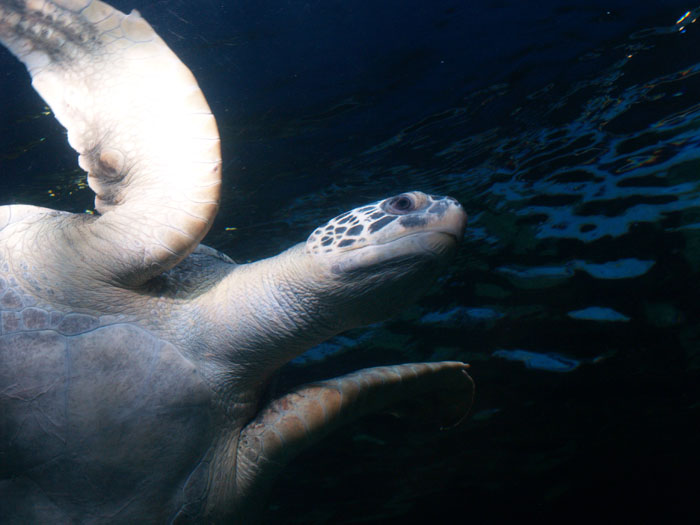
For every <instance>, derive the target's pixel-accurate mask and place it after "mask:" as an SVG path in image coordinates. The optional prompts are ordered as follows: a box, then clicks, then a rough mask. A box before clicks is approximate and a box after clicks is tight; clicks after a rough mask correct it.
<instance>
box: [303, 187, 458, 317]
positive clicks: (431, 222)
mask: <svg viewBox="0 0 700 525" xmlns="http://www.w3.org/2000/svg"><path fill="white" fill-rule="evenodd" d="M466 223H467V214H466V213H465V212H464V210H463V209H462V206H461V205H460V204H459V203H458V202H457V201H456V200H455V199H453V198H451V197H441V196H434V195H427V194H425V193H422V192H419V191H414V192H409V193H402V194H400V195H396V196H394V197H390V198H388V199H384V200H382V201H378V202H375V203H372V204H369V205H366V206H362V207H359V208H355V209H354V210H351V211H348V212H346V213H343V214H342V215H339V216H338V217H335V218H334V219H332V220H330V221H329V222H328V223H326V224H325V225H323V226H321V227H319V228H317V229H316V230H314V232H313V233H312V234H311V235H310V236H309V238H308V240H307V241H306V250H307V252H308V253H309V254H311V255H312V256H313V258H314V259H315V260H316V261H317V263H318V264H320V265H321V266H323V267H324V268H325V269H326V270H327V275H329V276H330V278H331V280H332V281H333V282H334V284H336V285H338V291H339V292H340V290H344V289H347V291H346V293H347V295H355V296H357V297H358V298H360V299H361V300H362V301H364V302H366V303H367V306H368V307H370V310H371V305H372V304H374V303H376V306H377V307H378V309H379V311H378V312H377V313H376V314H374V315H373V314H372V313H369V312H368V313H369V317H370V318H371V317H381V318H383V317H386V316H387V315H388V314H390V313H392V310H393V309H392V308H391V306H392V305H394V304H395V305H396V308H395V309H396V310H398V309H399V308H401V307H403V306H405V304H406V302H407V301H410V300H413V299H416V298H417V297H418V296H420V295H421V294H422V293H423V292H424V291H425V290H426V288H427V287H428V286H429V285H430V284H431V283H432V281H433V278H434V277H436V276H437V275H438V274H439V272H440V271H441V270H442V269H443V268H444V266H445V265H446V263H447V262H448V261H449V260H450V259H451V256H452V255H453V254H454V251H455V248H456V247H457V245H458V243H459V242H460V240H461V239H462V236H463V235H464V229H465V227H466ZM345 285H347V286H345ZM343 295H345V293H343ZM353 302H354V301H353ZM365 311H367V309H365ZM371 320H374V319H371ZM365 322H367V321H365Z"/></svg>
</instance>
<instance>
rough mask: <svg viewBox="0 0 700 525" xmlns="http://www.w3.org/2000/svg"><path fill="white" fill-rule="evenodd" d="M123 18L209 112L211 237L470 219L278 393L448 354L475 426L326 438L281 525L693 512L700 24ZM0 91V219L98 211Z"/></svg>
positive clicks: (651, 5) (9, 83) (349, 13)
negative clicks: (453, 204)
mask: <svg viewBox="0 0 700 525" xmlns="http://www.w3.org/2000/svg"><path fill="white" fill-rule="evenodd" d="M114 4H115V5H116V6H117V7H120V8H122V9H129V8H130V7H136V8H138V9H139V10H141V12H142V13H143V14H144V16H146V17H147V18H148V19H149V20H150V21H151V22H152V23H153V25H154V26H156V28H157V29H158V31H159V33H160V34H161V35H162V36H163V37H164V38H165V39H166V41H168V43H169V44H170V45H171V46H172V47H173V48H174V49H175V50H176V52H177V53H178V54H179V55H180V56H181V57H182V58H183V59H184V60H185V62H186V63H187V64H188V65H189V66H190V67H191V68H192V69H193V71H194V73H195V75H196V76H197V78H198V79H199V80H200V83H201V85H202V86H203V89H204V91H205V94H206V95H207V97H208V99H209V101H210V103H211V105H212V107H213V110H214V112H215V114H216V115H217V117H218V121H219V125H220V128H221V133H222V138H223V139H224V156H225V166H226V169H225V178H226V185H225V187H226V192H227V193H226V195H225V197H224V206H223V212H222V214H221V215H220V217H219V219H218V221H217V223H216V224H215V227H214V229H213V231H212V232H211V234H210V237H209V238H208V242H209V243H210V244H214V245H215V246H217V247H218V248H220V249H222V250H224V251H226V252H227V253H228V254H230V255H232V256H233V257H234V258H236V259H238V260H248V259H257V258H259V257H262V256H266V255H272V254H275V253H277V252H279V251H280V250H281V249H283V248H285V247H287V246H289V245H291V244H293V243H295V242H299V241H301V240H303V239H304V238H305V237H306V236H307V235H308V233H309V232H310V231H312V230H313V228H314V227H315V226H316V225H318V224H320V223H322V222H323V221H324V220H325V219H327V218H329V217H332V216H334V215H336V214H338V213H339V212H342V211H344V210H346V209H349V208H351V207H353V206H356V205H359V204H362V203H364V202H368V201H372V200H375V199H378V198H381V197H383V196H386V195H390V194H394V193H398V192H401V191H404V190H409V189H420V190H423V191H427V192H430V193H445V194H450V195H452V196H454V197H456V198H458V199H459V200H460V201H461V202H462V203H463V205H464V206H465V208H466V209H467V210H468V212H469V213H470V221H471V222H470V227H469V229H468V232H467V236H466V240H465V243H464V246H463V247H462V249H461V251H460V254H459V256H458V257H457V260H456V261H455V263H454V264H453V265H452V267H451V270H450V273H449V275H447V276H446V277H445V278H444V279H443V280H442V281H441V282H440V283H439V285H438V286H436V287H435V289H434V290H433V291H432V292H431V293H430V294H429V295H428V296H427V297H426V298H425V299H424V300H422V301H421V302H420V303H419V304H418V305H417V306H414V307H411V308H409V309H408V310H407V311H406V312H405V313H404V314H403V315H402V316H401V317H399V318H397V319H394V320H392V321H389V322H386V323H384V324H381V325H377V326H374V327H370V328H369V329H367V330H358V331H355V332H352V333H350V334H346V336H345V337H343V338H337V339H335V340H333V341H331V342H330V343H329V344H326V345H324V346H322V347H320V348H317V349H315V351H314V352H312V353H311V355H310V356H308V358H307V359H305V360H300V361H298V362H296V363H295V364H292V365H290V367H289V368H288V369H287V370H285V371H284V373H283V374H282V377H281V387H283V386H284V385H285V384H288V383H293V382H298V381H301V380H305V379H307V378H317V377H321V376H330V375H335V374H338V373H342V372H346V371H349V370H353V369H356V368H360V367H365V366H372V365H375V364H384V363H393V362H407V361H418V360H438V359H460V360H465V361H469V362H471V363H472V366H473V368H472V370H473V372H472V375H473V377H474V378H475V380H476V382H477V392H478V397H477V400H476V404H475V408H474V413H473V417H472V418H471V419H470V420H469V421H467V422H466V423H464V424H463V425H461V426H460V427H459V428H457V429H453V430H451V431H443V432H440V431H438V430H437V429H435V428H429V427H428V428H427V427H426V426H425V425H422V424H420V423H419V422H412V421H406V420H395V419H391V418H388V417H383V416H377V417H373V418H371V419H368V420H365V421H361V422H359V423H357V424H354V425H352V426H351V427H348V428H346V429H343V430H342V431H340V432H339V433H337V434H336V435H334V436H332V437H331V438H329V439H328V440H326V441H325V442H324V443H323V445H322V446H318V447H316V448H314V449H313V450H310V451H309V452H308V453H305V454H304V455H303V456H301V457H300V458H299V459H298V460H297V461H295V462H294V463H293V464H292V465H291V466H290V467H289V468H288V469H287V471H286V472H285V474H284V476H283V477H282V478H281V479H280V482H279V484H278V485H277V487H276V489H275V494H274V499H273V506H272V509H271V518H270V523H334V524H335V523H358V522H365V523H411V522H427V521H428V520H438V521H439V522H443V521H446V520H447V519H448V517H449V516H453V515H456V516H458V521H459V522H465V523H467V522H469V523H488V522H499V521H505V520H514V521H516V522H517V521H518V520H521V519H525V518H526V517H529V518H539V519H541V520H543V522H545V523H547V522H554V521H557V522H584V521H591V520H596V521H598V522H600V521H602V522H608V521H611V520H612V519H613V518H615V519H620V518H624V519H625V520H630V521H631V520H635V521H637V522H651V521H654V520H657V519H660V518H663V519H664V520H665V522H673V523H680V522H691V521H692V518H693V516H694V515H695V514H696V501H697V488H698V477H697V472H698V471H699V470H700V452H699V451H698V444H697V442H698V437H697V436H698V430H699V429H700V423H699V419H700V381H699V380H700V372H699V370H700V323H699V322H698V318H699V316H700V303H699V301H698V298H699V297H700V147H699V145H700V144H699V143H700V130H698V128H699V127H700V75H699V74H698V73H700V51H699V50H700V23H692V21H693V20H694V18H695V16H696V15H698V14H700V11H697V10H695V9H696V8H698V6H696V5H693V4H692V3H688V2H680V1H675V0H673V1H666V2H646V3H641V4H640V3H639V2H631V1H619V0H612V1H610V2H605V3H604V2H591V1H585V2H584V1H583V0H575V1H568V2H551V1H545V2H538V3H536V4H532V3H526V2H522V1H515V0H512V1H510V0H506V1H492V2H482V3H480V4H479V5H476V3H475V2H449V1H444V0H438V1H434V2H430V3H428V2H414V1H398V0H397V1H387V2H369V1H364V0H362V1H357V2H347V1H344V2H341V1H328V0H326V1H323V2H321V1H306V2H304V1H296V0H289V1H285V2H262V3H261V2H253V1H236V2H226V3H225V4H224V3H222V2H215V1H212V0H201V1H199V2H197V9H196V10H195V9H193V8H192V7H191V6H192V3H190V2H183V1H169V2H165V1H159V2H149V3H143V2H140V3H139V2H136V0H132V1H131V2H128V1H119V2H114ZM688 11H690V14H689V15H688V16H687V17H686V18H685V19H684V20H683V21H682V22H677V21H678V20H679V19H681V18H682V17H683V16H684V14H685V13H686V12H688ZM0 100H1V101H2V102H1V103H2V111H1V112H0V130H1V131H0V132H1V133H2V137H3V140H2V141H1V142H2V143H1V144H0V163H1V166H2V167H1V168H0V169H1V170H2V178H1V179H0V201H1V202H0V203H2V204H5V203H9V202H26V203H34V204H41V205H45V206H52V207H56V208H61V209H69V210H73V211H82V210H84V209H89V208H91V206H92V195H91V193H90V191H89V190H88V189H86V188H85V187H84V183H83V180H82V175H81V173H80V172H79V170H77V169H76V163H75V154H74V153H73V152H72V151H70V149H69V148H68V147H67V145H66V144H65V143H64V142H65V141H64V137H63V134H62V130H61V128H60V126H59V125H58V124H56V123H55V121H54V120H53V118H52V117H51V115H50V114H47V112H46V111H45V110H44V105H43V103H42V102H41V100H40V99H39V98H38V97H37V96H36V95H34V94H33V92H32V91H31V90H30V89H29V86H28V82H27V79H26V78H25V73H24V71H23V68H22V67H21V66H19V65H18V64H16V63H14V61H13V59H12V58H11V57H10V56H9V55H8V54H7V53H2V54H0ZM450 521H454V518H451V519H450Z"/></svg>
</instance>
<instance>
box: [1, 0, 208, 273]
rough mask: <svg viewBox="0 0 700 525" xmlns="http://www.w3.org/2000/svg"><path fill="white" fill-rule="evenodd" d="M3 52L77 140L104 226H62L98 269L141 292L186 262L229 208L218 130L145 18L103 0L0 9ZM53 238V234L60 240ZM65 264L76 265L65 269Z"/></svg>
mask: <svg viewBox="0 0 700 525" xmlns="http://www.w3.org/2000/svg"><path fill="white" fill-rule="evenodd" d="M0 42H2V43H3V44H4V45H5V46H7V47H8V48H9V49H10V50H11V51H12V52H13V53H14V54H15V55H16V56H17V57H18V58H19V59H20V60H21V61H22V62H23V63H24V64H25V65H26V67H27V69H28V70H29V73H30V74H31V76H32V83H33V85H34V88H35V89H36V90H37V91H38V92H39V94H40V95H41V96H42V97H43V98H44V100H46V102H47V103H48V104H49V106H51V109H52V110H53V112H54V113H55V115H56V117H57V118H58V120H59V121H60V122H61V123H62V124H63V125H64V126H65V127H66V129H67V130H68V141H69V142H70V144H71V146H72V147H73V148H74V149H75V150H76V151H78V153H79V154H80V158H79V163H80V166H81V167H82V168H83V169H85V170H86V171H87V172H88V183H89V185H90V187H91V188H92V189H93V190H94V191H95V193H96V199H95V208H96V210H97V211H98V212H99V213H100V216H97V217H83V216H68V215H66V216H65V217H64V219H62V220H66V221H71V224H70V227H62V226H61V225H60V224H59V225H57V228H56V229H57V230H58V231H60V232H61V234H62V235H65V236H66V237H67V239H66V240H67V241H68V242H66V243H60V242H53V243H52V244H53V245H54V246H59V247H61V246H67V247H70V250H71V252H70V253H68V252H66V253H57V252H55V251H54V252H52V253H51V254H46V255H45V256H53V255H55V256H56V257H57V258H59V259H60V258H65V257H74V258H79V259H81V260H87V261H90V260H91V257H93V256H94V254H95V253H99V254H100V258H99V265H96V266H99V269H96V271H97V272H98V273H99V274H100V275H101V276H102V277H106V278H109V279H116V280H117V281H118V282H122V283H123V284H125V285H130V286H134V285H139V284H141V283H143V282H145V281H146V280H148V279H150V278H151V277H153V276H154V275H157V274H159V273H161V272H162V271H164V270H167V269H169V268H172V267H173V266H174V265H175V264H177V263H178V262H179V261H180V260H182V259H183V258H184V257H186V256H187V255H188V254H189V253H190V252H191V251H192V250H194V249H195V247H196V246H197V245H198V244H199V241H200V240H201V239H202V238H203V237H204V235H205V234H206V233H207V231H208V230H209V228H210V226H211V224H212V221H213V218H214V215H215V214H216V211H217V207H218V202H219V186H220V180H221V156H220V147H219V133H218V130H217V127H216V122H215V120H214V117H213V115H212V114H211V111H210V109H209V106H208V105H207V102H206V101H205V99H204V96H203V95H202V92H201V90H200V88H199V86H198V85H197V82H196V81H195V79H194V77H193V76H192V74H191V73H190V71H189V70H188V69H187V67H186V66H184V65H183V64H182V62H180V60H179V59H178V58H177V57H176V56H175V54H174V53H173V52H172V51H170V49H169V48H168V47H167V45H166V44H165V43H164V42H163V40H161V38H160V37H159V36H158V35H157V34H156V33H155V31H154V30H153V29H152V28H151V26H150V25H149V24H148V23H147V22H146V21H145V20H144V19H143V18H141V16H140V15H139V14H138V13H137V12H135V11H134V12H132V13H131V14H129V15H125V14H123V13H121V12H120V11H117V10H116V9H114V8H112V7H110V6H108V5H107V4H105V3H103V2H100V1H97V0H54V1H49V0H0ZM52 235H53V233H52ZM64 260H65V259H64Z"/></svg>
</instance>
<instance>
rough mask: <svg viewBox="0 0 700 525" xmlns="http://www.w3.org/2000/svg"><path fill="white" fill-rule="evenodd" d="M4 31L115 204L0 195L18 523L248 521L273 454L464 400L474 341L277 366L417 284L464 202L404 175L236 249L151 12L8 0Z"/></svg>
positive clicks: (1, 457)
mask: <svg viewBox="0 0 700 525" xmlns="http://www.w3.org/2000/svg"><path fill="white" fill-rule="evenodd" d="M0 40H2V42H3V44H5V46H7V47H8V48H9V49H10V50H11V51H12V52H13V53H14V54H15V55H16V56H17V57H18V58H19V59H20V60H21V61H22V62H24V64H25V65H26V67H27V69H28V70H29V73H30V74H31V77H32V80H33V85H34V87H35V88H36V90H37V91H38V92H39V93H40V94H41V96H42V97H43V98H44V99H45V100H46V101H47V103H48V104H49V105H50V106H51V108H52V110H53V111H54V113H55V115H56V117H57V118H58V120H59V121H60V122H61V123H62V124H63V125H64V126H65V127H66V129H67V130H68V141H69V142H70V144H71V146H72V147H73V148H74V149H75V150H77V151H78V153H79V164H80V166H81V167H82V168H83V169H84V170H85V171H87V172H88V183H89V185H90V187H91V188H92V189H93V190H94V191H95V193H96V199H95V209H96V210H97V214H95V215H90V214H72V213H67V212H62V211H54V210H50V209H46V208H39V207H35V206H27V205H8V206H4V207H0V312H1V314H0V315H1V318H0V516H1V517H2V518H1V519H2V521H3V522H10V523H65V522H71V523H72V522H81V523H83V522H100V521H119V522H132V523H133V522H148V523H150V522H171V521H177V522H188V521H195V522H207V523H208V522H221V521H230V520H234V521H235V520H238V522H240V523H250V522H251V521H255V520H257V519H259V517H260V515H261V510H262V509H263V508H264V495H265V492H266V490H265V489H266V488H267V487H268V486H269V485H270V483H271V480H272V479H273V478H274V475H275V473H276V472H278V471H279V470H280V469H281V468H282V466H283V465H284V464H285V463H286V462H287V461H288V460H289V459H290V458H291V457H293V456H294V455H295V454H296V453H298V452H299V451H300V450H301V449H303V448H305V447H306V446H308V445H309V444H311V443H312V442H314V441H316V440H318V439H319V438H320V437H321V436H323V435H325V434H327V433H328V432H329V431H331V430H333V429H334V428H337V427H338V426H339V425H341V424H343V423H345V422H347V421H349V420H350V419H353V418H356V417H358V416H361V415H363V414H366V413H368V412H373V411H384V410H389V409H392V407H395V406H396V405H397V404H398V405H401V403H404V402H406V401H415V400H420V401H422V402H423V401H426V400H430V399H439V400H442V401H441V403H440V404H436V405H435V411H436V412H437V413H438V414H439V415H441V416H444V417H445V419H451V420H452V421H456V420H458V419H460V417H461V416H463V415H464V414H465V413H466V412H467V411H468V408H469V405H470V403H471V397H472V391H473V388H472V385H473V384H472V380H471V378H470V377H469V376H468V375H467V373H466V368H467V365H465V364H464V363H461V362H439V363H417V364H405V365H396V366H387V367H380V368H373V369H366V370H361V371H358V372H355V373H351V374H349V375H346V376H342V377H338V378H334V379H330V380H325V381H319V382H316V383H312V384H305V385H301V386H298V387H296V388H294V389H293V390H292V391H290V392H286V393H283V394H279V395H278V394H275V393H274V392H271V389H270V388H269V386H268V385H269V384H270V380H271V378H272V376H273V375H274V374H275V372H276V371H277V370H278V369H279V368H280V367H281V366H282V365H283V364H284V363H286V362H288V361H289V360H290V359H292V358H294V357H295V356H297V355H299V354H300V353H302V352H304V351H305V350H306V349H308V348H310V347H311V346H313V345H314V344H317V343H319V342H320V341H323V340H324V339H327V338H328V337H330V336H332V335H334V334H336V333H338V332H340V331H343V330H346V329H348V328H350V327H354V326H359V325H362V324H366V323H369V322H373V321H377V320H379V319H382V318H385V317H387V316H388V315H390V314H391V313H393V312H394V311H396V310H397V309H399V308H401V307H403V306H404V305H405V304H406V303H407V302H409V301H411V300H412V299H415V298H416V297H417V296H419V295H420V294H421V293H422V292H423V291H424V290H425V289H426V287H427V286H428V285H429V284H430V282H431V280H432V278H433V277H435V276H436V275H437V274H438V273H439V272H440V271H441V269H442V268H443V267H444V264H445V262H446V261H447V260H448V259H449V257H450V255H451V254H452V253H453V252H454V249H455V247H456V245H457V244H458V241H459V240H460V238H461V237H462V235H463V232H464V228H465V223H466V215H465V213H464V211H463V210H462V208H461V207H460V205H459V204H458V203H457V201H455V200H454V199H451V198H449V197H436V196H430V195H426V194H424V193H421V192H417V191H416V192H410V193H404V194H401V195H398V196H394V197H391V198H387V199H385V200H382V201H380V202H375V203H373V204H369V205H366V206H363V207H360V208H357V209H354V210H352V211H349V212H347V213H344V214H342V215H340V216H339V217H336V218H335V219H333V220H331V221H330V222H328V223H327V224H326V225H324V226H321V227H320V228H317V229H316V230H315V231H314V232H313V233H311V235H310V236H309V237H308V240H306V242H302V243H300V244H297V245H295V246H292V247H291V248H289V249H287V250H286V251H284V252H282V253H280V254H279V255H277V256H275V257H271V258H269V259H264V260H261V261H257V262H254V263H250V264H241V265H237V264H235V263H234V262H233V261H232V260H231V259H229V258H228V257H227V256H225V255H223V254H221V253H219V252H217V251H216V250H214V249H212V248H207V247H205V246H202V245H200V244H199V242H200V241H201V240H202V238H203V237H204V235H205V234H206V232H207V230H208V229H209V227H210V226H211V224H212V220H213V218H214V215H215V213H216V211H217V207H218V202H219V189H220V172H221V160H220V149H219V135H218V131H217V127H216V124H215V121H214V117H213V116H212V114H211V111H210V109H209V107H208V106H207V103H206V101H205V99H204V96H203V95H202V93H201V91H200V89H199V87H198V85H197V83H196V81H195V79H194V77H193V76H192V74H191V73H190V71H189V70H188V69H187V68H186V67H185V66H184V65H183V64H182V63H181V62H180V61H179V60H178V59H177V57H176V56H175V55H174V54H173V53H172V52H171V51H170V50H169V49H168V47H167V46H166V45H165V43H164V42H163V41H162V40H161V39H160V38H159V37H158V35H156V33H155V32H154V31H153V29H152V28H151V26H150V25H149V24H148V23H147V22H146V21H144V19H143V18H142V17H141V16H140V15H139V14H138V13H137V12H135V11H134V12H132V13H131V14H129V15H124V14H123V13H121V12H119V11H117V10H115V9H113V8H112V7H110V6H108V5H107V4H104V3H102V2H99V1H97V0H54V1H48V0H0ZM5 102H7V101H5ZM404 408H405V407H404ZM404 411H405V410H404Z"/></svg>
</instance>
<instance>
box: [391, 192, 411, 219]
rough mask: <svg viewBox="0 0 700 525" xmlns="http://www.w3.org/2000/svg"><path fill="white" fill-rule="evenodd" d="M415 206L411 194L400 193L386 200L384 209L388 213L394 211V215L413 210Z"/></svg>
mask: <svg viewBox="0 0 700 525" xmlns="http://www.w3.org/2000/svg"><path fill="white" fill-rule="evenodd" d="M414 208H415V202H414V199H413V197H411V195H408V194H406V193H404V194H402V195H397V196H396V197H392V198H391V199H389V200H388V201H386V211H388V212H389V213H394V214H396V215H403V214H406V213H409V212H411V211H413V210H414Z"/></svg>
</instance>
